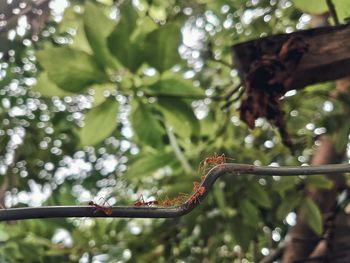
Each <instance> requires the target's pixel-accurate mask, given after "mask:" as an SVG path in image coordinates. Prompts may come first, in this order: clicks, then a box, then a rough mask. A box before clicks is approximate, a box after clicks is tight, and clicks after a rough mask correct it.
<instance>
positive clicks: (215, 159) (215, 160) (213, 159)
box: [199, 152, 233, 180]
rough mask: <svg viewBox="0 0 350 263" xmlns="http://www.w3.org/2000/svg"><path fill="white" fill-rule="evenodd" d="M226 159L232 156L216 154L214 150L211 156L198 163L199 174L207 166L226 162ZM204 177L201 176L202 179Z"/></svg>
mask: <svg viewBox="0 0 350 263" xmlns="http://www.w3.org/2000/svg"><path fill="white" fill-rule="evenodd" d="M227 159H230V160H233V159H232V158H228V157H226V156H225V154H224V153H223V154H221V155H218V154H217V153H216V152H215V153H214V155H213V156H210V157H207V158H205V159H204V160H203V161H202V162H201V163H200V165H199V172H200V174H202V173H204V172H205V170H206V169H207V167H208V166H210V165H214V166H215V165H219V164H224V163H226V161H227ZM204 179H205V176H202V180H204Z"/></svg>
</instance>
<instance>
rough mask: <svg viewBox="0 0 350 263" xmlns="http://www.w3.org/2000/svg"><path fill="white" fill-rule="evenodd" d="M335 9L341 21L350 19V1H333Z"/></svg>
mask: <svg viewBox="0 0 350 263" xmlns="http://www.w3.org/2000/svg"><path fill="white" fill-rule="evenodd" d="M333 1H334V5H335V9H336V11H337V15H338V17H339V19H340V20H341V21H342V20H344V19H345V18H349V17H350V1H349V0H333Z"/></svg>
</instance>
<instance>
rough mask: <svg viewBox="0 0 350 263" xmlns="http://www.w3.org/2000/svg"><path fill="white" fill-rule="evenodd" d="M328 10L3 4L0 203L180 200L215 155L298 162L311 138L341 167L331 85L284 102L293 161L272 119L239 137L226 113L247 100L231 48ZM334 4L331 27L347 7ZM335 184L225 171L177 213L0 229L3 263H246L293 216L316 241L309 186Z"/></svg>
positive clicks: (344, 129) (341, 111) (342, 148)
mask: <svg viewBox="0 0 350 263" xmlns="http://www.w3.org/2000/svg"><path fill="white" fill-rule="evenodd" d="M326 2H327V1H319V0H317V1H316V0H313V1H311V0H310V1H302V0H294V1H286V0H269V1H267V0H251V1H240V0H233V1H232V0H231V1H228V0H190V1H175V0H171V1H160V0H139V1H127V0H125V1H112V0H99V1H83V0H69V1H68V0H65V1H58V0H51V1H49V0H41V1H40V0H37V1H22V0H13V1H2V2H1V3H0V60H1V61H0V62H1V63H0V103H1V106H0V116H1V126H0V204H1V205H2V207H3V208H6V209H11V207H24V206H41V205H47V206H57V205H86V204H88V202H89V201H91V200H93V201H94V202H96V203H98V202H99V199H100V198H101V197H102V198H104V199H105V200H107V201H108V204H110V205H133V204H134V203H135V201H136V200H138V198H139V197H140V195H142V196H143V197H144V198H145V200H158V199H161V198H163V199H164V198H166V197H167V196H168V197H170V198H171V197H175V196H177V195H178V194H179V193H183V192H190V191H191V189H192V187H193V182H195V181H200V180H201V176H202V175H204V171H203V169H204V170H205V168H206V167H204V168H203V160H204V159H205V158H206V157H209V156H212V155H213V154H214V153H218V154H222V153H224V154H225V156H226V157H229V159H227V161H228V162H235V163H246V164H254V165H271V166H285V165H296V166H300V165H307V164H309V163H310V161H311V159H312V156H313V155H314V154H315V151H316V150H317V147H318V146H319V145H320V140H318V139H319V138H320V136H322V135H324V134H327V136H329V137H330V138H331V142H332V144H333V146H334V148H335V152H334V154H337V156H338V155H339V156H341V157H342V158H340V159H339V160H340V161H343V162H345V163H348V162H349V157H350V152H349V149H348V140H349V128H350V127H349V122H347V121H344V120H346V118H348V117H349V110H350V109H349V101H348V99H347V96H345V95H342V94H344V93H340V94H336V93H335V90H336V88H335V83H334V82H327V83H320V84H316V85H312V86H308V87H305V88H304V89H301V90H298V91H296V90H291V91H289V92H287V93H286V94H284V96H283V98H281V99H283V110H284V112H285V113H286V114H285V116H284V118H285V121H286V124H287V129H288V132H289V134H290V137H291V138H292V139H293V140H294V141H296V142H298V143H296V148H295V151H294V152H293V153H291V151H290V150H289V149H288V148H287V147H286V146H284V145H283V143H282V138H281V136H280V134H279V133H278V129H277V128H276V127H275V126H274V125H272V124H271V123H269V122H268V121H267V120H266V119H263V118H259V119H257V120H255V128H254V129H249V127H248V126H247V125H246V124H245V123H244V122H242V121H241V120H240V116H239V111H238V109H239V107H240V102H241V98H242V96H243V97H244V96H245V95H246V94H245V90H244V88H243V87H240V86H241V84H240V83H241V80H240V78H239V74H238V70H237V69H236V68H235V66H234V63H235V61H234V59H233V58H232V45H234V44H238V43H242V42H244V41H248V40H251V39H256V38H260V37H264V36H267V35H274V34H278V33H291V32H293V31H296V30H303V29H308V28H311V27H315V26H317V25H319V24H320V23H326V22H327V17H328V16H327V13H328V10H329V6H327V3H326ZM333 4H334V6H335V10H336V13H337V16H338V19H339V21H340V22H341V23H343V22H344V21H346V18H348V17H350V2H349V1H347V0H333ZM328 20H329V23H332V18H331V17H328ZM320 21H321V22H320ZM237 87H238V88H237ZM228 102H229V103H228ZM343 156H344V157H343ZM346 178H347V180H348V179H349V178H348V177H346ZM348 181H349V180H348ZM347 183H348V184H349V182H347ZM334 184H335V182H334V181H332V180H331V179H329V178H328V177H325V176H315V177H308V178H305V177H301V176H295V177H279V176H273V177H260V176H254V175H248V176H236V177H226V178H225V179H224V180H220V182H218V183H217V184H215V185H214V189H213V191H212V192H211V193H210V194H209V195H208V197H207V198H206V200H205V201H204V202H203V203H201V204H200V205H199V207H198V208H196V209H195V210H194V211H192V213H190V214H188V215H186V216H184V217H181V218H177V219H113V218H107V219H92V218H82V219H76V218H67V219H65V220H62V219H45V220H44V219H42V220H26V221H16V222H1V223H0V241H1V244H0V256H1V260H2V261H3V262H20V261H25V262H232V261H234V260H237V261H239V260H241V261H242V262H250V261H259V260H261V259H263V258H264V257H266V256H268V255H270V254H271V253H272V252H273V251H274V250H276V249H277V248H278V247H279V246H280V245H281V244H282V243H283V241H284V239H285V237H286V234H287V233H288V231H289V230H290V229H291V227H292V226H294V225H295V224H296V218H297V215H299V214H303V216H304V217H305V218H306V222H307V224H308V226H309V227H310V229H311V231H312V232H313V233H314V234H315V235H316V236H317V237H320V236H322V235H323V234H324V233H325V231H326V229H325V228H326V227H327V226H326V225H325V224H324V218H323V217H322V211H321V210H322V209H320V208H319V204H318V203H317V202H316V201H315V200H313V199H312V198H311V197H310V196H309V195H308V194H307V192H308V191H310V189H322V190H331V189H333V187H334ZM341 205H342V206H345V205H344V203H341ZM342 208H343V207H342Z"/></svg>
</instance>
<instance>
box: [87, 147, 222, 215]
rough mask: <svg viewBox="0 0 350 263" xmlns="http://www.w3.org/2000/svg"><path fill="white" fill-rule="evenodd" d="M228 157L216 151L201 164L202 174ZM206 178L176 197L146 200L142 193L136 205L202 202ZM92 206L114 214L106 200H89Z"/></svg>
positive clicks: (168, 205)
mask: <svg viewBox="0 0 350 263" xmlns="http://www.w3.org/2000/svg"><path fill="white" fill-rule="evenodd" d="M226 159H227V158H226V157H225V154H221V155H218V154H217V153H214V155H213V156H211V157H207V158H205V159H204V160H203V161H202V162H201V164H200V166H199V172H200V174H204V173H205V172H206V171H207V170H208V168H210V167H212V166H215V165H219V164H223V163H226ZM204 179H205V175H204V176H202V177H201V181H200V182H197V181H196V182H194V183H193V188H192V193H191V194H187V193H180V194H179V195H178V196H176V197H174V198H168V197H166V198H164V199H161V200H159V201H158V200H153V201H145V200H144V198H143V195H140V197H139V198H138V199H137V200H136V202H134V206H135V207H151V206H161V207H170V206H179V205H182V204H184V203H187V205H192V204H196V203H199V202H200V197H201V196H203V195H204V194H205V192H206V189H205V187H204V186H202V185H201V184H202V182H203V181H204ZM89 205H90V206H93V207H94V208H95V209H96V210H99V211H102V212H103V213H105V214H106V215H111V214H112V207H111V206H110V205H108V202H107V201H106V200H104V202H103V204H102V205H99V204H96V203H95V202H93V201H90V202H89Z"/></svg>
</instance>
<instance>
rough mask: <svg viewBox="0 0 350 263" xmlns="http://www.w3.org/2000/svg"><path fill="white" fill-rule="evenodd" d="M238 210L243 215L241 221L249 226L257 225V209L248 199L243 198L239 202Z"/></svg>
mask: <svg viewBox="0 0 350 263" xmlns="http://www.w3.org/2000/svg"><path fill="white" fill-rule="evenodd" d="M239 212H240V213H241V214H242V216H243V222H244V223H245V224H247V225H249V226H257V225H258V224H259V222H260V220H259V210H258V209H257V207H256V206H255V205H253V204H252V203H251V202H250V201H249V200H247V199H244V200H241V201H240V203H239Z"/></svg>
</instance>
